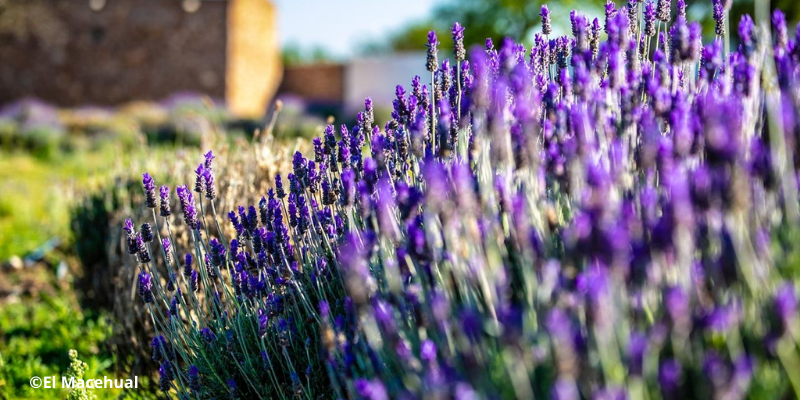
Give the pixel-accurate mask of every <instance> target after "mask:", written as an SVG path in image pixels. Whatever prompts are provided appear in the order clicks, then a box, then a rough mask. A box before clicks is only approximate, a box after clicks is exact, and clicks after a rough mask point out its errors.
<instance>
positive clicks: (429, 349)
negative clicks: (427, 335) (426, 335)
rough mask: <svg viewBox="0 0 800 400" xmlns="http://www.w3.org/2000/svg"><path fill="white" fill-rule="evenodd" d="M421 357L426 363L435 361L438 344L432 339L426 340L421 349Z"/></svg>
mask: <svg viewBox="0 0 800 400" xmlns="http://www.w3.org/2000/svg"><path fill="white" fill-rule="evenodd" d="M419 357H420V359H422V361H425V362H426V363H433V362H435V361H436V345H435V344H434V343H433V342H432V341H430V340H425V341H423V342H422V345H421V346H420V349H419Z"/></svg>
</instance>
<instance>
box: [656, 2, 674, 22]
mask: <svg viewBox="0 0 800 400" xmlns="http://www.w3.org/2000/svg"><path fill="white" fill-rule="evenodd" d="M671 8H672V4H671V0H658V9H657V11H656V18H658V20H659V21H662V22H669V18H670V14H671V11H670V9H671Z"/></svg>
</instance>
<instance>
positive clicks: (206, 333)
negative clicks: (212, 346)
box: [200, 327, 217, 343]
mask: <svg viewBox="0 0 800 400" xmlns="http://www.w3.org/2000/svg"><path fill="white" fill-rule="evenodd" d="M200 336H202V337H203V340H205V341H206V343H212V342H214V341H215V340H217V335H215V334H214V332H212V331H211V328H209V327H205V328H203V329H201V330H200Z"/></svg>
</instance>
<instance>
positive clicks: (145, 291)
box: [136, 271, 153, 303]
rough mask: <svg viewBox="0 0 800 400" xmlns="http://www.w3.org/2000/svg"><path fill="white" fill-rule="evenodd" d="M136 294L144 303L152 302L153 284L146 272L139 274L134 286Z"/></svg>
mask: <svg viewBox="0 0 800 400" xmlns="http://www.w3.org/2000/svg"><path fill="white" fill-rule="evenodd" d="M136 292H137V293H139V297H141V298H142V300H144V302H145V303H152V302H153V282H152V281H151V279H150V274H148V273H147V272H144V271H142V272H140V273H139V279H138V281H137V285H136Z"/></svg>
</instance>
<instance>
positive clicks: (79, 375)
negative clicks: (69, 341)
mask: <svg viewBox="0 0 800 400" xmlns="http://www.w3.org/2000/svg"><path fill="white" fill-rule="evenodd" d="M88 368H89V365H87V364H86V363H85V362H83V361H81V360H80V359H79V358H78V351H77V350H75V349H70V350H69V369H68V370H67V374H66V377H67V379H69V378H74V379H75V380H76V381H77V380H80V379H83V376H84V375H85V374H86V370H87V369H88ZM96 398H97V396H96V395H95V394H94V392H93V391H91V390H89V389H86V388H73V389H72V390H70V391H69V396H67V399H69V400H94V399H96Z"/></svg>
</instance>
